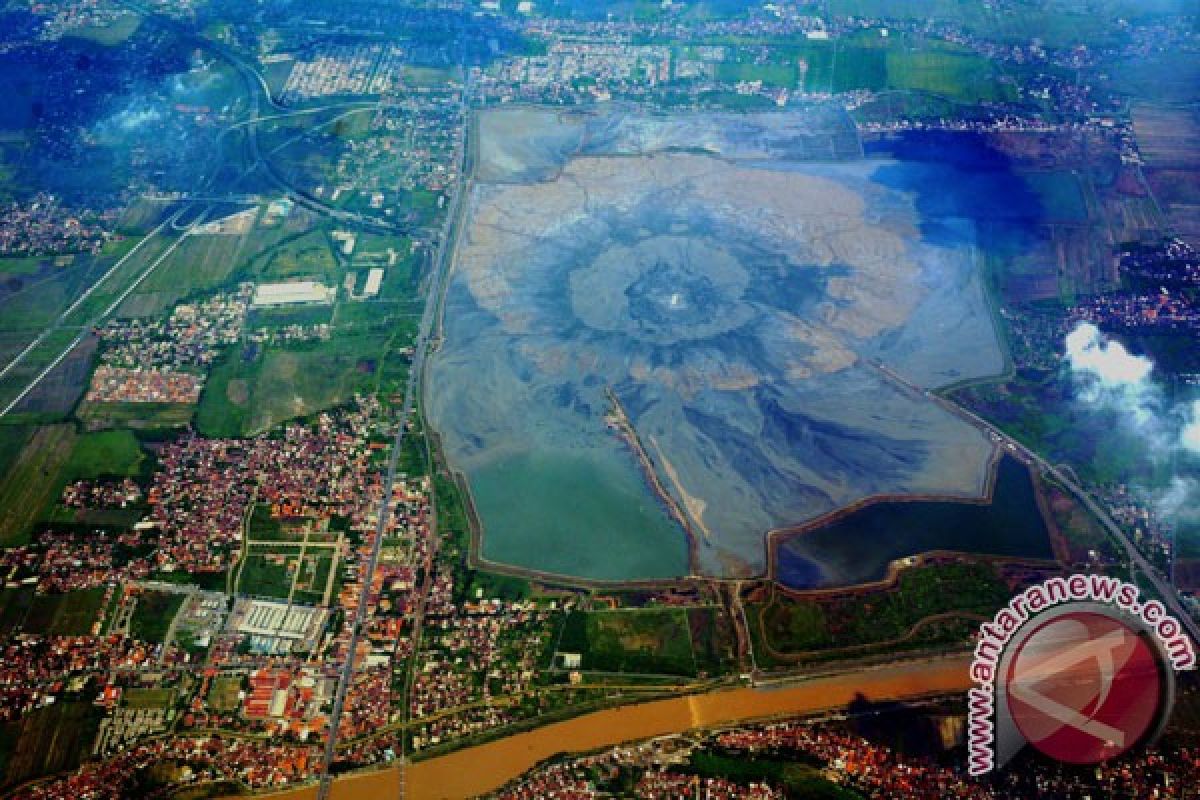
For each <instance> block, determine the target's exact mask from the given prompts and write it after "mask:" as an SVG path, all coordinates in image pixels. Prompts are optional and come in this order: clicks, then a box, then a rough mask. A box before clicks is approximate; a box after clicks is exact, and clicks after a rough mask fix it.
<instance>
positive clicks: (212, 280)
mask: <svg viewBox="0 0 1200 800" xmlns="http://www.w3.org/2000/svg"><path fill="white" fill-rule="evenodd" d="M253 235H254V234H253V233H251V234H245V235H238V234H204V235H198V236H189V237H187V238H186V239H185V240H184V241H183V244H181V245H180V246H179V248H178V249H176V250H175V252H174V253H172V254H171V255H170V256H169V257H168V258H167V259H166V260H165V261H164V262H163V263H162V264H161V265H159V267H158V269H157V270H155V272H154V274H153V275H151V276H150V277H149V278H147V279H146V280H145V282H143V283H142V285H141V286H139V287H138V292H137V293H138V294H146V293H153V292H168V293H171V294H174V295H175V297H176V298H177V299H178V298H183V297H185V296H187V295H188V294H190V293H192V292H199V291H211V290H213V289H216V288H218V287H220V286H222V285H224V284H225V283H227V282H228V280H229V276H230V275H231V274H232V273H233V270H234V268H235V267H236V266H237V264H238V261H239V259H240V258H241V257H242V252H243V249H244V248H246V247H247V245H248V240H249V239H250V238H251V237H252V236H253ZM122 313H123V314H124V309H122Z"/></svg>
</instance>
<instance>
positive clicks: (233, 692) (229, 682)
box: [208, 675, 242, 713]
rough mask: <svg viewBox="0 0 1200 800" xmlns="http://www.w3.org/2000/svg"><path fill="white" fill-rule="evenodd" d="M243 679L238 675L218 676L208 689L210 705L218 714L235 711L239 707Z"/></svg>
mask: <svg viewBox="0 0 1200 800" xmlns="http://www.w3.org/2000/svg"><path fill="white" fill-rule="evenodd" d="M241 689H242V679H241V677H239V676H237V675H218V676H217V677H216V678H213V682H212V685H211V686H209V688H208V705H209V706H210V707H211V708H212V710H213V711H216V712H218V713H221V712H226V711H234V710H236V709H237V707H238V703H239V701H238V692H239V691H241Z"/></svg>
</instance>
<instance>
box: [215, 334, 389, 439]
mask: <svg viewBox="0 0 1200 800" xmlns="http://www.w3.org/2000/svg"><path fill="white" fill-rule="evenodd" d="M398 338H399V337H395V336H387V335H381V334H369V335H357V334H353V335H342V336H335V337H334V338H332V339H330V340H329V341H325V342H309V343H305V344H301V345H294V346H291V347H273V348H270V349H268V350H267V351H266V352H265V353H263V354H262V355H261V356H259V357H257V358H255V359H254V360H253V361H247V360H246V359H245V358H243V357H242V354H240V353H234V354H231V355H230V356H228V357H227V358H226V359H225V360H224V361H222V362H221V363H219V364H218V365H217V366H216V367H215V368H214V369H213V371H212V373H211V374H210V376H209V381H208V383H207V385H206V386H205V389H204V394H203V395H202V396H201V398H200V406H199V408H198V409H197V413H196V427H197V429H198V430H199V431H200V432H201V433H202V434H204V435H205V436H244V435H250V434H255V433H260V432H262V431H266V430H269V429H270V428H272V427H274V426H276V425H279V424H280V423H283V422H286V421H287V420H289V419H295V418H297V417H305V416H308V415H310V414H313V413H315V412H317V411H321V410H323V409H327V408H332V407H334V406H337V405H340V404H342V403H346V402H348V401H350V400H351V399H352V398H353V396H354V395H355V394H356V393H358V392H366V393H371V392H375V391H376V390H377V388H378V387H379V386H380V385H381V381H382V379H383V377H384V376H382V375H380V374H377V373H378V372H379V371H380V369H381V365H382V364H385V363H386V362H388V361H390V360H391V359H390V358H389V356H390V355H391V354H392V353H393V352H395V351H396V350H398V349H399V348H400V347H403V346H404V345H407V344H408V343H409V342H410V341H411V340H410V339H409V338H405V339H404V340H403V341H402V342H399V341H396V339H398Z"/></svg>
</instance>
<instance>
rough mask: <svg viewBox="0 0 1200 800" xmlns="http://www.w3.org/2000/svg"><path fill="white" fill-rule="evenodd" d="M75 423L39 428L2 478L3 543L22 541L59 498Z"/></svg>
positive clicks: (0, 539) (0, 527)
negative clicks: (61, 478)
mask: <svg viewBox="0 0 1200 800" xmlns="http://www.w3.org/2000/svg"><path fill="white" fill-rule="evenodd" d="M75 438H76V436H75V427H74V426H73V425H68V424H62V425H44V426H41V427H39V428H37V429H36V430H35V431H34V432H33V435H32V436H30V437H29V439H28V440H27V441H26V443H25V446H24V447H23V448H21V451H20V453H19V454H18V455H17V457H16V459H15V460H14V461H13V462H12V464H11V465H10V466H9V468H8V470H7V471H6V472H5V474H4V477H3V479H2V480H0V546H6V547H7V546H12V545H17V544H21V543H22V542H24V541H26V540H27V539H28V536H29V533H30V530H31V528H32V527H33V523H34V522H35V521H36V520H37V519H38V517H39V516H41V515H42V514H43V513H45V512H46V510H47V509H48V508H49V507H50V506H51V505H52V504H53V503H54V501H55V500H57V499H58V498H57V491H58V487H59V486H60V481H59V476H60V475H61V473H62V469H63V465H64V464H65V463H66V462H67V459H68V458H69V456H70V454H71V450H72V448H73V447H74V445H75Z"/></svg>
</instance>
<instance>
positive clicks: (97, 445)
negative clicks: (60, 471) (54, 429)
mask: <svg viewBox="0 0 1200 800" xmlns="http://www.w3.org/2000/svg"><path fill="white" fill-rule="evenodd" d="M145 460H146V453H145V451H143V450H142V445H141V443H140V442H139V441H138V439H137V437H136V436H134V435H133V432H132V431H129V430H113V431H103V432H100V433H85V434H83V435H82V436H80V437H79V438H78V439H76V440H75V448H74V449H73V450H72V451H71V457H70V459H68V460H67V465H66V467H65V469H64V473H65V480H67V481H73V480H83V479H88V478H98V477H101V476H105V475H112V476H122V477H124V476H134V475H137V474H139V473H140V472H141V469H142V464H143V462H144V461H145Z"/></svg>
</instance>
